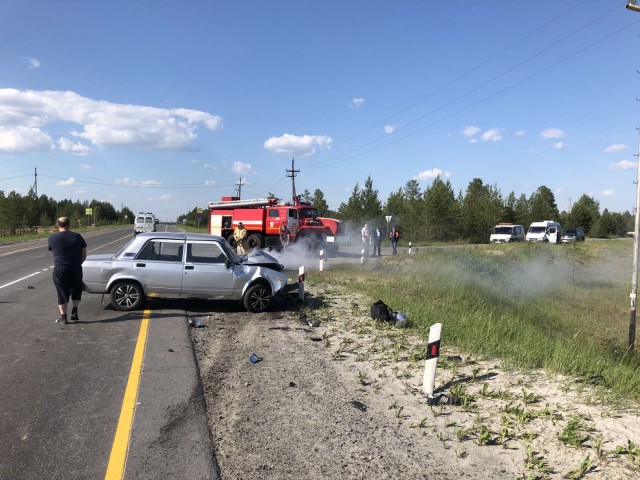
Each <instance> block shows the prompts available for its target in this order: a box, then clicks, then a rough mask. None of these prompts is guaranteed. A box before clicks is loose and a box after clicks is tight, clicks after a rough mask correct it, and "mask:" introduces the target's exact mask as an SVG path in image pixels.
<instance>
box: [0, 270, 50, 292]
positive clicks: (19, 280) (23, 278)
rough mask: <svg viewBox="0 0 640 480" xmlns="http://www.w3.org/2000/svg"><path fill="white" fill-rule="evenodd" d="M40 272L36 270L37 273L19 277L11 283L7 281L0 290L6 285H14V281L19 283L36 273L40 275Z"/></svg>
mask: <svg viewBox="0 0 640 480" xmlns="http://www.w3.org/2000/svg"><path fill="white" fill-rule="evenodd" d="M39 273H40V272H36V273H32V274H31V275H27V276H26V277H22V278H19V279H17V280H14V281H13V282H9V283H5V284H4V285H0V290H2V289H3V288H4V287H8V286H9V285H13V284H14V283H18V282H21V281H22V280H25V279H27V278H29V277H33V276H34V275H38V274H39Z"/></svg>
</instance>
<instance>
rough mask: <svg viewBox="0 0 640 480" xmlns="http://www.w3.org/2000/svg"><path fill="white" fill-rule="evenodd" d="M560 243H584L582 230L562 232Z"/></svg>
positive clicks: (574, 229)
mask: <svg viewBox="0 0 640 480" xmlns="http://www.w3.org/2000/svg"><path fill="white" fill-rule="evenodd" d="M560 241H561V242H562V243H568V242H584V230H583V229H581V228H567V229H566V230H563V232H562V237H561V239H560Z"/></svg>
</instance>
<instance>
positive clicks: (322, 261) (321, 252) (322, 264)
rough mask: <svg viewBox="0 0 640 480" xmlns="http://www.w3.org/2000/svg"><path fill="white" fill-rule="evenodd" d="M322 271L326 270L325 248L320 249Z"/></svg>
mask: <svg viewBox="0 0 640 480" xmlns="http://www.w3.org/2000/svg"><path fill="white" fill-rule="evenodd" d="M320 271H321V272H324V250H320Z"/></svg>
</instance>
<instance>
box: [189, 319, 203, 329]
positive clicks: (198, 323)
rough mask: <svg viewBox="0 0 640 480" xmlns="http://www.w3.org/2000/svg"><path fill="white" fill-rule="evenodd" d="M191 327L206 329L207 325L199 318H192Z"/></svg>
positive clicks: (190, 320)
mask: <svg viewBox="0 0 640 480" xmlns="http://www.w3.org/2000/svg"><path fill="white" fill-rule="evenodd" d="M189 326H190V327H191V328H204V327H206V325H205V324H204V323H202V321H201V320H200V319H199V318H190V319H189Z"/></svg>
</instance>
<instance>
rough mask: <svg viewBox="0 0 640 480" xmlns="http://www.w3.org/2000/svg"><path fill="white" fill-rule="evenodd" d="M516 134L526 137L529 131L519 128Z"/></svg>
mask: <svg viewBox="0 0 640 480" xmlns="http://www.w3.org/2000/svg"><path fill="white" fill-rule="evenodd" d="M514 135H515V136H516V137H524V136H526V135H527V131H526V130H518V131H517V132H516V133H514Z"/></svg>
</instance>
